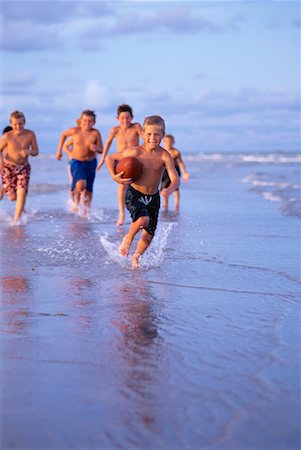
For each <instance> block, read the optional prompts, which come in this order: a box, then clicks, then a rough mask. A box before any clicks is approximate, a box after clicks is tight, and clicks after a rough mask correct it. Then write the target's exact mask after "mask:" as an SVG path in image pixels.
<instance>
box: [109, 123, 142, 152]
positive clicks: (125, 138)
mask: <svg viewBox="0 0 301 450" xmlns="http://www.w3.org/2000/svg"><path fill="white" fill-rule="evenodd" d="M138 127H139V125H138V124H136V123H134V124H132V125H130V126H129V127H128V128H122V127H121V126H118V127H115V128H114V135H115V138H116V147H117V151H118V152H122V151H124V150H125V149H126V148H128V147H137V146H138V145H139V132H138V130H139V128H138Z"/></svg>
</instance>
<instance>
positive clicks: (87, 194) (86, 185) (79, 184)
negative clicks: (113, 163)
mask: <svg viewBox="0 0 301 450" xmlns="http://www.w3.org/2000/svg"><path fill="white" fill-rule="evenodd" d="M95 122H96V115H95V113H94V111H90V110H85V111H83V112H82V114H81V117H80V121H79V122H78V123H79V126H77V127H71V128H69V129H68V130H65V131H63V133H62V134H61V137H60V140H59V144H58V148H57V152H56V158H57V159H58V160H60V159H61V157H62V148H63V145H64V142H65V140H66V138H67V137H71V139H70V140H69V141H68V142H67V143H66V144H65V146H64V149H65V151H66V152H67V153H68V154H69V156H70V158H72V159H71V162H70V168H71V176H72V182H71V194H72V200H73V211H77V210H78V206H79V202H80V198H81V195H83V197H84V207H85V212H87V210H88V209H89V207H90V205H91V201H92V193H93V183H94V178H95V171H96V166H97V159H96V153H102V151H103V145H102V139H101V134H100V132H99V131H98V130H96V129H95V128H93V125H94V124H95ZM70 145H72V151H71V150H70V149H69V146H70Z"/></svg>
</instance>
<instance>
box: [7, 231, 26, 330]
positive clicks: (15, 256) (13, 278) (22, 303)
mask: <svg viewBox="0 0 301 450" xmlns="http://www.w3.org/2000/svg"><path fill="white" fill-rule="evenodd" d="M1 239H2V246H1V247H2V252H1V258H2V261H1V262H2V264H1V278H0V291H1V297H2V300H3V308H2V319H3V325H4V329H7V331H8V332H10V333H18V332H20V331H22V330H24V329H25V328H26V326H27V322H26V318H27V317H28V314H29V313H28V299H29V296H30V293H31V285H30V280H29V278H28V277H27V276H26V271H27V264H26V259H25V255H24V254H23V252H24V242H25V240H26V227H6V228H5V229H3V231H2V235H1Z"/></svg>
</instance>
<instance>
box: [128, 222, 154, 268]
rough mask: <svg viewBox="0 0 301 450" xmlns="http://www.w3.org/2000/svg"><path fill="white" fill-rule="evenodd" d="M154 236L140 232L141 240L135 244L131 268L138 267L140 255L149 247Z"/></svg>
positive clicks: (143, 231)
mask: <svg viewBox="0 0 301 450" xmlns="http://www.w3.org/2000/svg"><path fill="white" fill-rule="evenodd" d="M153 237H154V236H152V235H151V234H149V233H148V232H147V231H146V230H142V234H141V238H140V240H139V242H138V244H137V247H136V250H135V253H134V255H133V257H132V267H139V260H140V257H141V255H142V254H143V253H144V252H145V250H146V249H147V248H148V247H149V245H150V243H151V241H152V239H153Z"/></svg>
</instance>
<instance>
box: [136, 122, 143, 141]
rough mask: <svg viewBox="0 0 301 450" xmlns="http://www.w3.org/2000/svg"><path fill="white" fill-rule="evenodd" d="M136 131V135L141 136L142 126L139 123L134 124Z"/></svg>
mask: <svg viewBox="0 0 301 450" xmlns="http://www.w3.org/2000/svg"><path fill="white" fill-rule="evenodd" d="M135 126H136V129H137V133H138V134H139V136H140V137H143V136H142V126H141V125H140V123H138V122H136V123H135Z"/></svg>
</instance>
